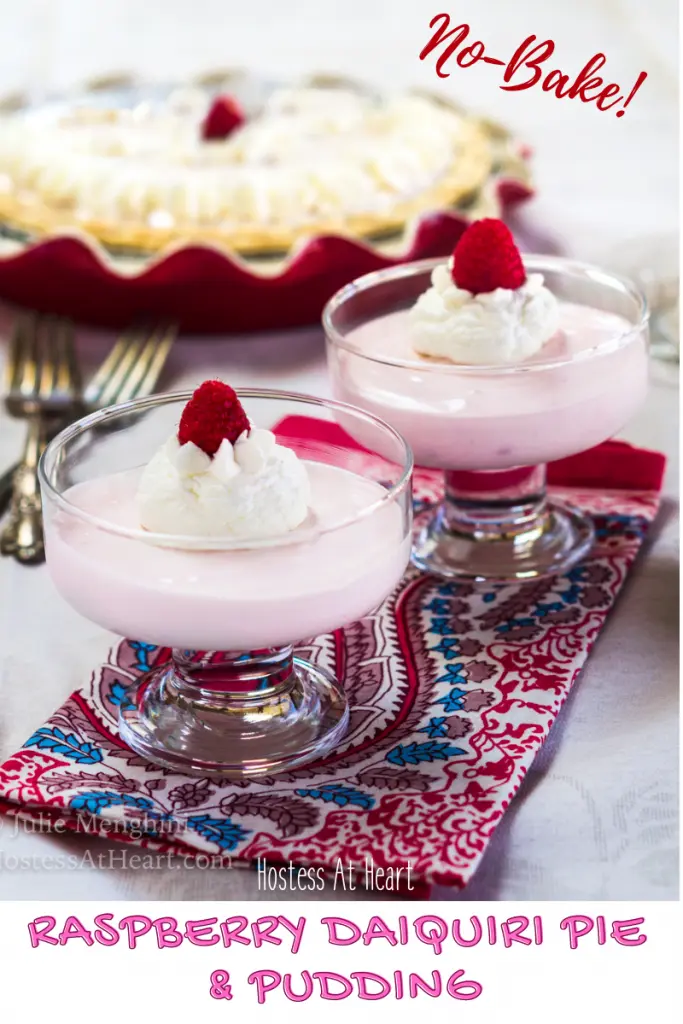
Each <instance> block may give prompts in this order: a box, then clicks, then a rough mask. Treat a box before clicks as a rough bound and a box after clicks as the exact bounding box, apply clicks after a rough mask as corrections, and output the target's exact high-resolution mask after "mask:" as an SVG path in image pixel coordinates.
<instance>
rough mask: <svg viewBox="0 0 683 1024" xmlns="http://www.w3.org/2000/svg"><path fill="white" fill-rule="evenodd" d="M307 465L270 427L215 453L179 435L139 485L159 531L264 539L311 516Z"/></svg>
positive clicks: (144, 520)
mask: <svg viewBox="0 0 683 1024" xmlns="http://www.w3.org/2000/svg"><path fill="white" fill-rule="evenodd" d="M309 500H310V485H309V480H308V475H307V473H306V467H305V465H304V463H303V462H302V461H301V460H300V459H298V458H297V456H296V454H295V453H294V452H293V451H292V450H291V449H290V448H285V447H283V446H282V445H279V444H277V442H276V439H275V435H274V434H272V433H271V432H270V431H269V430H261V429H258V428H256V429H251V430H249V431H245V432H244V433H243V434H241V436H240V437H238V438H237V440H236V442H235V444H234V445H233V444H231V443H230V441H229V440H227V439H225V440H223V441H222V443H221V445H220V447H219V449H218V451H217V452H216V454H215V455H214V456H213V458H211V457H210V456H209V455H207V454H206V453H205V452H203V451H202V449H201V448H199V447H197V445H196V444H194V443H193V442H192V441H188V442H187V443H186V444H183V445H181V444H179V442H178V439H177V437H175V436H173V437H171V438H169V440H168V441H167V442H166V443H165V444H164V445H162V447H161V448H160V449H159V451H158V452H157V453H156V454H155V455H154V456H153V458H152V460H151V461H150V462H149V464H148V465H147V466H146V467H145V469H144V471H143V473H142V477H141V480H140V484H139V488H138V512H139V517H140V523H141V525H142V526H143V527H144V528H145V529H147V530H151V531H153V532H155V533H170V534H184V535H191V536H197V537H234V538H237V539H245V540H246V539H249V540H256V539H261V538H266V537H276V536H279V535H282V534H286V533H288V532H289V531H290V530H294V529H295V528H296V527H297V526H300V525H301V523H302V522H303V521H304V520H305V519H306V517H307V515H308V506H309Z"/></svg>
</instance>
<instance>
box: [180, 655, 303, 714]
mask: <svg viewBox="0 0 683 1024" xmlns="http://www.w3.org/2000/svg"><path fill="white" fill-rule="evenodd" d="M173 667H174V669H175V671H174V673H173V674H172V676H171V677H170V678H169V680H168V682H167V686H168V687H169V689H170V690H171V691H172V692H171V693H170V694H169V696H171V698H172V699H175V700H179V699H180V700H185V701H187V702H188V703H195V704H204V703H206V702H207V701H209V702H212V703H214V704H217V705H228V704H229V705H231V706H233V707H235V708H237V707H242V708H245V707H246V705H248V704H250V703H253V704H263V703H264V702H266V701H269V700H271V699H272V698H278V699H279V698H281V697H282V696H283V695H284V694H285V693H287V692H288V691H289V690H290V689H291V688H292V686H293V685H294V682H295V679H296V677H295V675H294V672H293V661H292V648H291V646H287V647H276V648H271V649H269V650H260V651H246V652H242V653H240V652H238V651H182V650H178V649H174V650H173Z"/></svg>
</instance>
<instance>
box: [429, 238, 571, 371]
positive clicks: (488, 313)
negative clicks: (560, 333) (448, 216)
mask: <svg viewBox="0 0 683 1024" xmlns="http://www.w3.org/2000/svg"><path fill="white" fill-rule="evenodd" d="M559 321H560V316H559V306H558V303H557V299H556V298H555V296H554V295H553V294H552V292H550V291H549V290H548V289H547V288H546V287H545V286H544V284H543V276H542V275H541V274H530V275H529V276H528V277H527V275H526V273H525V271H524V265H523V263H522V258H521V256H520V254H519V250H518V249H517V247H516V245H515V243H514V241H513V239H512V235H511V234H510V232H509V230H508V229H507V227H506V226H505V225H504V224H503V223H502V221H499V220H495V219H493V218H486V219H484V220H480V221H475V222H474V223H473V224H471V225H470V227H468V228H467V230H466V231H465V232H464V234H463V235H462V237H461V238H460V241H459V242H458V244H457V245H456V247H455V250H454V252H453V257H452V260H451V263H450V265H449V264H442V265H440V266H438V267H436V268H435V269H434V271H433V272H432V277H431V288H429V289H428V290H427V291H426V292H424V293H423V294H422V295H420V297H419V298H418V300H417V302H416V303H415V305H414V306H413V308H412V309H411V311H410V325H411V338H412V344H413V347H414V348H415V351H416V352H417V353H418V354H419V355H423V356H432V357H435V358H438V359H448V360H450V361H451V362H453V363H461V364H471V365H503V364H507V363H519V362H523V361H524V360H525V359H529V358H530V357H531V356H533V355H535V354H536V353H537V352H539V351H540V350H541V348H543V346H544V344H545V343H546V342H547V341H549V340H550V338H551V337H552V336H553V335H554V334H555V333H556V331H557V330H558V327H559Z"/></svg>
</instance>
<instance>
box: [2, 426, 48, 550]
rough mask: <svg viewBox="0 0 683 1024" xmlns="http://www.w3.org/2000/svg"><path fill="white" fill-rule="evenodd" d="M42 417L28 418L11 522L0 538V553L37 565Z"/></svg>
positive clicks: (40, 535) (40, 530) (40, 539)
mask: <svg viewBox="0 0 683 1024" xmlns="http://www.w3.org/2000/svg"><path fill="white" fill-rule="evenodd" d="M43 426H44V424H43V420H42V418H41V416H39V415H38V416H31V417H30V418H29V421H28V432H27V434H26V442H25V444H24V453H23V456H22V459H21V462H20V463H19V466H18V467H17V469H16V470H15V472H14V475H13V479H12V501H11V508H10V518H9V522H8V523H7V526H6V527H5V529H4V530H3V531H2V534H1V535H0V552H2V554H3V555H14V557H15V558H16V559H17V561H19V562H25V563H37V562H42V561H43V560H44V558H45V545H44V540H43V510H42V504H41V500H40V486H39V484H38V462H39V461H40V455H41V452H42V450H43V447H44V430H43Z"/></svg>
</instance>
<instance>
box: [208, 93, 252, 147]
mask: <svg viewBox="0 0 683 1024" xmlns="http://www.w3.org/2000/svg"><path fill="white" fill-rule="evenodd" d="M245 120H246V119H245V117H244V113H243V111H242V108H241V107H240V105H239V103H238V102H237V100H235V99H233V98H232V96H217V97H216V99H215V100H214V101H213V103H212V104H211V109H210V110H209V113H208V114H207V115H206V118H205V120H204V122H203V124H202V138H203V139H204V141H205V142H210V141H212V140H217V139H227V137H228V135H232V133H233V132H234V131H235V129H236V128H239V127H240V126H241V125H243V124H244V122H245Z"/></svg>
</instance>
